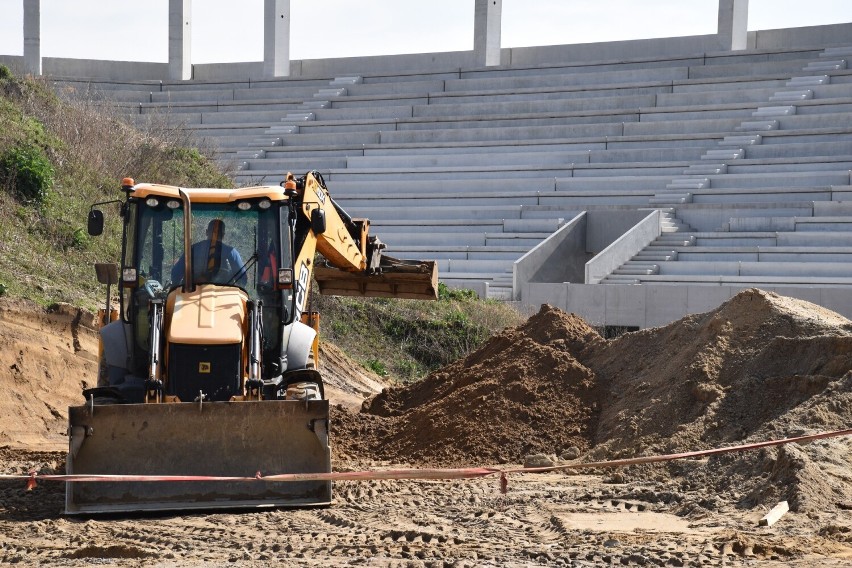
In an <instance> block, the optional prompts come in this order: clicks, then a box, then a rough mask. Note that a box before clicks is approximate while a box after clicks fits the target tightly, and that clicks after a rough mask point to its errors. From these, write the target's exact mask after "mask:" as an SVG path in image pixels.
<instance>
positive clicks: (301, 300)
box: [294, 260, 311, 321]
mask: <svg viewBox="0 0 852 568" xmlns="http://www.w3.org/2000/svg"><path fill="white" fill-rule="evenodd" d="M310 277H311V273H310V271H308V265H307V263H306V262H305V261H304V260H303V261H302V265H301V266H300V267H299V281H298V282H297V283H296V314H295V317H294V320H295V321H299V318H301V317H302V312H303V311H304V310H305V298H306V297H307V295H308V279H309V278H310Z"/></svg>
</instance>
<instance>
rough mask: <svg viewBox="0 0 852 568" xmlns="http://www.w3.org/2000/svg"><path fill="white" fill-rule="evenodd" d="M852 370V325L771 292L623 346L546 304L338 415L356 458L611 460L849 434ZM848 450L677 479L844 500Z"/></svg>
mask: <svg viewBox="0 0 852 568" xmlns="http://www.w3.org/2000/svg"><path fill="white" fill-rule="evenodd" d="M850 369H852V323H850V322H849V321H848V320H846V319H845V318H843V317H842V316H840V315H838V314H836V313H834V312H831V311H828V310H826V309H824V308H822V307H820V306H817V305H815V304H811V303H809V302H804V301H800V300H795V299H792V298H785V297H781V296H778V295H776V294H774V293H768V292H763V291H760V290H754V289H753V290H747V291H744V292H742V293H740V294H738V295H737V296H735V297H734V298H732V299H731V300H729V301H728V302H726V303H724V304H722V305H721V306H720V307H719V308H717V309H716V310H713V311H711V312H708V313H705V314H699V315H694V316H688V317H686V318H683V319H681V320H679V321H677V322H674V323H672V324H669V325H667V326H664V327H660V328H654V329H646V330H642V331H639V332H636V333H629V334H625V335H623V336H621V337H619V338H617V339H615V340H611V341H605V340H603V339H601V338H600V336H599V335H597V334H596V333H595V331H594V330H593V329H592V328H590V327H589V326H588V325H587V324H586V323H585V322H584V321H583V320H582V319H581V318H579V317H577V316H575V315H571V314H565V313H563V312H561V311H560V310H558V309H556V308H552V307H550V306H543V307H542V309H541V311H540V312H539V313H538V314H536V315H535V316H533V317H532V318H530V319H529V320H528V321H527V322H526V323H525V324H523V325H521V326H519V327H517V328H514V329H509V330H506V331H504V332H503V333H501V334H499V335H498V336H496V337H494V338H493V339H492V340H490V341H489V342H488V343H487V344H486V345H485V346H483V347H482V348H481V349H479V350H477V351H476V352H474V353H472V354H471V355H469V356H468V357H466V358H464V359H462V360H460V361H457V362H455V363H453V364H452V365H449V366H448V367H446V368H444V369H441V370H440V371H437V372H435V373H433V374H432V375H430V376H429V377H427V378H426V379H425V380H423V381H422V382H420V383H418V384H415V385H412V386H409V387H405V388H395V389H389V390H385V391H384V392H382V393H381V394H380V395H377V396H376V397H374V398H373V399H371V400H369V401H368V402H366V403H365V405H364V409H363V412H362V414H361V415H360V416H354V415H351V414H349V413H343V412H342V410H341V411H340V412H341V413H340V414H339V415H337V417H336V418H337V419H338V420H337V427H338V428H339V430H340V432H342V433H343V434H344V438H345V441H344V442H343V444H342V445H343V452H344V453H345V454H347V455H356V456H368V457H372V458H374V459H383V460H396V461H402V462H421V463H432V464H436V465H450V464H458V463H465V464H468V465H471V464H483V463H495V462H497V463H500V462H505V461H512V462H519V461H521V460H522V459H523V457H524V455H525V454H529V453H546V454H556V455H559V454H560V453H561V452H563V451H564V450H566V449H568V448H569V447H570V446H576V447H577V448H578V449H580V450H581V451H585V450H589V451H588V452H587V455H586V458H588V459H590V460H606V459H616V458H622V457H632V456H638V455H653V454H662V453H675V452H683V451H690V450H698V449H708V448H713V447H719V446H725V445H733V444H739V443H744V442H748V441H759V440H768V439H773V438H779V437H791V436H797V435H801V434H804V433H812V432H816V431H820V430H829V429H841V428H847V427H849V424H850V423H852V373H850ZM337 440H338V441H339V440H340V437H338V438H337ZM850 449H852V442H850V441H849V440H847V439H839V440H838V439H834V440H827V441H823V442H819V443H814V444H811V445H809V446H806V447H795V446H788V447H783V448H778V449H767V450H764V451H761V452H751V453H743V454H736V455H725V456H720V457H717V458H713V459H711V460H709V461H708V462H707V465H706V467H689V468H685V467H682V466H681V465H679V464H672V465H671V466H670V467H669V468H668V470H667V472H668V474H669V476H670V477H669V479H670V480H671V479H674V478H675V477H677V476H685V477H686V478H687V479H686V480H685V483H686V484H687V485H690V484H692V485H696V486H699V485H700V486H706V487H709V488H712V489H713V490H714V491H717V492H728V493H729V494H731V495H732V496H733V498H734V499H735V500H736V501H738V502H741V503H742V504H744V505H747V506H752V505H755V504H758V503H761V504H767V503H771V504H774V502H775V501H777V500H781V499H786V500H788V501H789V502H790V504H791V507H793V509H794V510H797V509H798V510H808V509H811V508H817V507H826V506H828V507H834V506H835V505H836V504H837V503H838V502H841V501H844V500H848V497H846V496H845V495H848V494H849V490H850V489H852V483H850V482H849V481H848V479H849V477H848V475H847V474H846V473H845V472H846V471H848V469H849V466H850V465H852V463H850V462H852V458H850V457H849V456H852V454H850V452H849V450H850ZM655 475H659V472H658V473H656V474H655ZM663 475H665V472H664V474H663Z"/></svg>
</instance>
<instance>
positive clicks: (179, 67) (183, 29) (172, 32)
mask: <svg viewBox="0 0 852 568" xmlns="http://www.w3.org/2000/svg"><path fill="white" fill-rule="evenodd" d="M191 48H192V0H169V79H172V80H173V81H186V80H188V79H192V57H191V56H190V53H191Z"/></svg>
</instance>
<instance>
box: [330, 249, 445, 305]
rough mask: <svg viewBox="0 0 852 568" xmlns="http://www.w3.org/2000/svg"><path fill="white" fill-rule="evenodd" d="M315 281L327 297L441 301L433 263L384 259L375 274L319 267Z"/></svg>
mask: <svg viewBox="0 0 852 568" xmlns="http://www.w3.org/2000/svg"><path fill="white" fill-rule="evenodd" d="M314 278H315V279H316V281H317V285H318V286H319V289H320V293H321V294H326V295H328V296H369V297H379V298H407V299H413V300H437V299H438V266H437V264H436V263H435V261H431V260H429V261H424V260H400V259H397V258H392V257H389V256H382V260H381V265H380V271H378V272H377V273H375V274H365V273H362V272H345V271H343V270H338V269H337V268H329V267H325V266H321V265H319V264H318V265H317V266H316V268H315V269H314Z"/></svg>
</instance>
